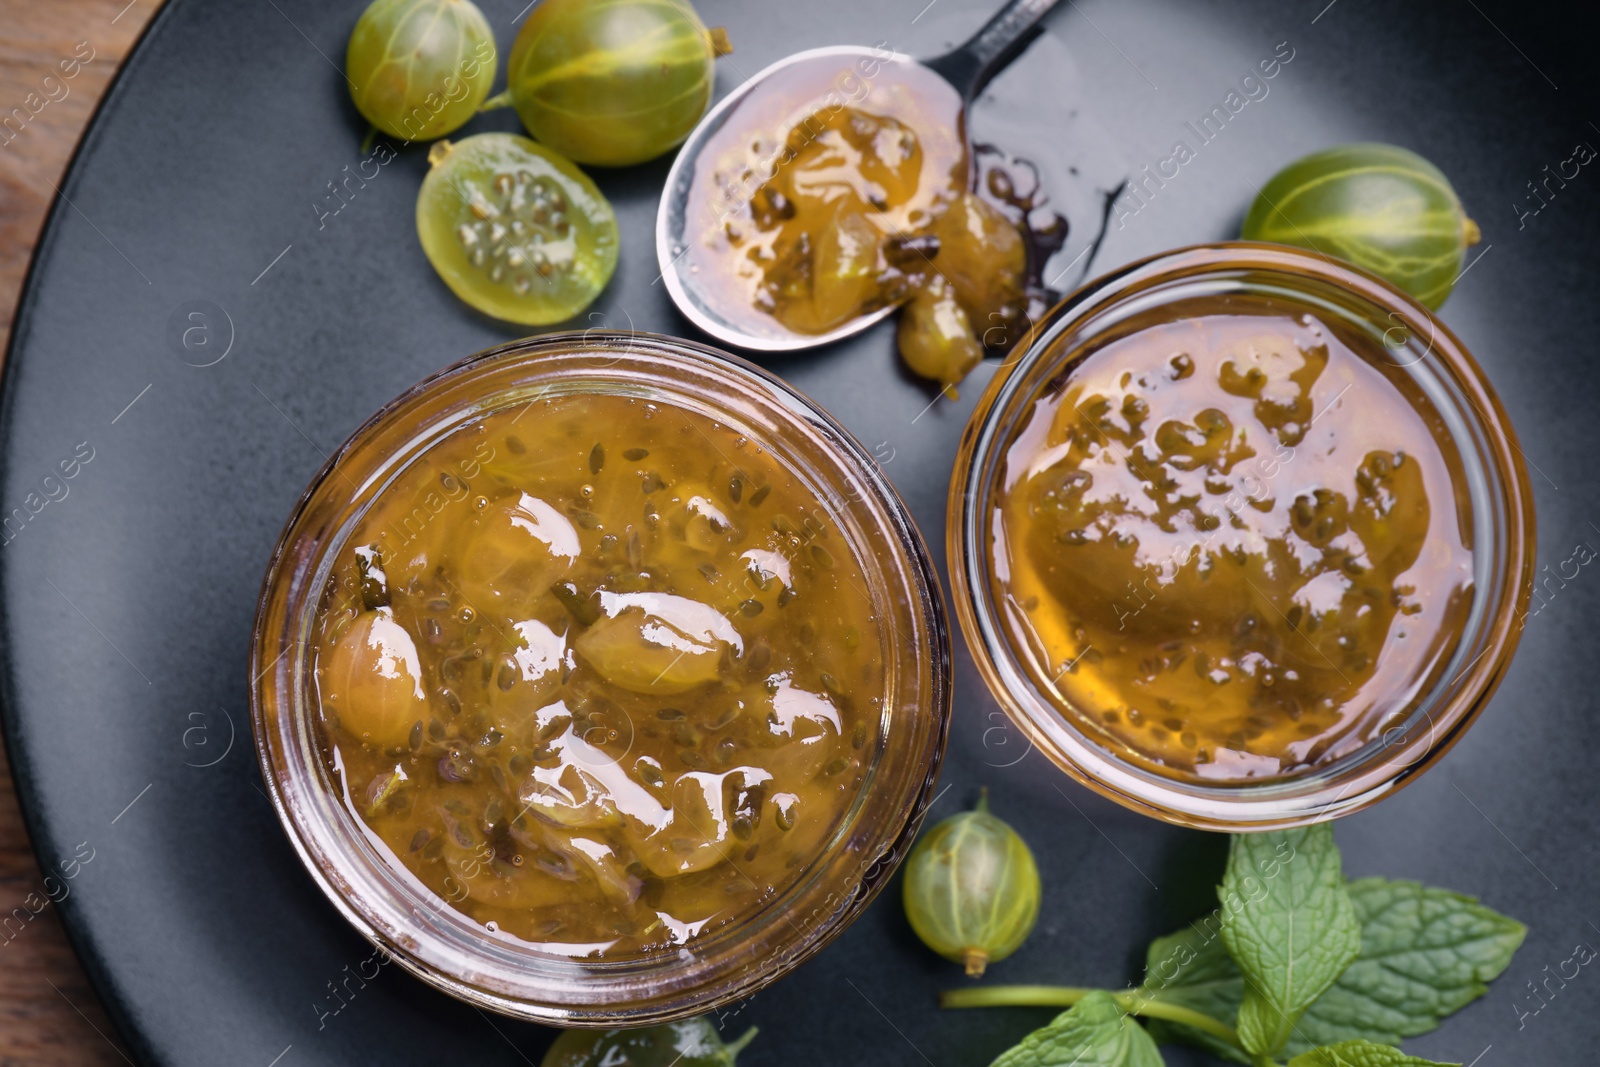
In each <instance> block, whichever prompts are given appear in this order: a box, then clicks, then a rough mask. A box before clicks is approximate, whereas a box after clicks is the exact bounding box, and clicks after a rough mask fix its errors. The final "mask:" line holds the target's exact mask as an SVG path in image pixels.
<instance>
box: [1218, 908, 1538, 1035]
mask: <svg viewBox="0 0 1600 1067" xmlns="http://www.w3.org/2000/svg"><path fill="white" fill-rule="evenodd" d="M1349 892H1350V899H1351V902H1352V903H1353V904H1354V905H1355V909H1356V917H1357V918H1358V919H1359V920H1360V922H1361V954H1360V955H1359V956H1357V957H1356V961H1355V962H1354V963H1352V964H1351V965H1350V967H1349V969H1347V970H1346V971H1345V972H1344V974H1342V975H1340V976H1339V979H1338V980H1337V981H1336V982H1335V983H1334V984H1333V987H1332V988H1331V989H1329V990H1328V991H1327V992H1326V993H1324V994H1323V995H1322V996H1321V997H1319V998H1317V1002H1316V1003H1315V1004H1313V1005H1312V1006H1311V1007H1310V1008H1308V1009H1307V1010H1306V1013H1305V1014H1304V1015H1302V1016H1301V1017H1300V1022H1299V1023H1298V1024H1297V1025H1296V1026H1295V1033H1294V1035H1293V1036H1292V1037H1291V1038H1290V1040H1289V1051H1290V1052H1291V1053H1293V1052H1300V1051H1303V1050H1305V1049H1306V1048H1307V1047H1309V1046H1312V1045H1321V1044H1330V1043H1332V1042H1335V1041H1343V1040H1346V1039H1349V1038H1356V1037H1361V1038H1366V1039H1368V1040H1370V1041H1381V1042H1384V1043H1385V1044H1390V1045H1393V1044H1397V1043H1399V1041H1400V1039H1401V1038H1406V1037H1415V1036H1416V1035H1418V1034H1425V1033H1427V1032H1428V1031H1429V1030H1432V1029H1433V1028H1435V1027H1436V1026H1438V1025H1439V1020H1440V1019H1442V1018H1443V1017H1444V1016H1446V1015H1449V1014H1450V1013H1451V1012H1455V1011H1459V1010H1460V1009H1462V1008H1463V1007H1465V1006H1466V1005H1468V1004H1470V1003H1472V1001H1474V1000H1476V999H1478V998H1479V997H1481V996H1483V995H1484V993H1486V992H1488V989H1489V987H1488V986H1487V985H1486V984H1485V983H1486V982H1489V981H1491V980H1492V979H1494V978H1496V977H1498V976H1499V975H1500V973H1501V972H1502V971H1504V970H1505V969H1506V967H1507V966H1509V965H1510V963H1511V956H1512V954H1513V953H1515V952H1516V951H1517V948H1518V947H1519V946H1520V945H1521V944H1522V939H1523V937H1524V936H1525V935H1526V934H1527V932H1528V928H1527V927H1525V926H1523V925H1522V924H1521V923H1519V922H1517V921H1516V920H1515V919H1508V918H1506V917H1505V916H1504V915H1501V914H1499V913H1498V912H1496V911H1494V910H1493V909H1490V908H1486V907H1484V906H1483V905H1482V904H1479V903H1478V902H1477V901H1476V900H1475V899H1473V898H1472V897H1468V896H1462V895H1461V894H1460V893H1452V892H1450V891H1449V890H1447V889H1434V888H1432V887H1430V886H1425V885H1419V884H1418V883H1416V882H1400V881H1389V880H1387V879H1384V878H1363V879H1361V880H1359V881H1356V882H1351V883H1350V885H1349ZM1224 1018H1225V1017H1224Z"/></svg>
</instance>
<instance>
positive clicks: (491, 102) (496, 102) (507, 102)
mask: <svg viewBox="0 0 1600 1067" xmlns="http://www.w3.org/2000/svg"><path fill="white" fill-rule="evenodd" d="M510 106H511V90H510V89H507V90H505V91H504V92H499V93H496V94H494V95H493V96H491V97H489V99H487V100H485V101H484V102H483V103H481V104H479V105H478V114H480V115H481V114H483V113H484V112H485V111H497V110H499V109H500V108H503V107H510Z"/></svg>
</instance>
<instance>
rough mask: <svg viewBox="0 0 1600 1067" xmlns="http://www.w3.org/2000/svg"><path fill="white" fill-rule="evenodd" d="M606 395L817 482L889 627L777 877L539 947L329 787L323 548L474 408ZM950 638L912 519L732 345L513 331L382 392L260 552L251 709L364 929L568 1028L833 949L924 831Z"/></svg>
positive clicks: (313, 855) (300, 827)
mask: <svg viewBox="0 0 1600 1067" xmlns="http://www.w3.org/2000/svg"><path fill="white" fill-rule="evenodd" d="M600 393H604V394H612V395H616V396H623V397H632V398H637V399H642V400H646V401H650V400H655V401H658V402H662V403H671V404H675V405H678V406H679V407H682V408H687V409H690V410H692V411H694V412H697V413H699V414H701V415H703V416H705V417H707V418H708V419H712V420H715V421H716V422H717V423H719V424H720V425H721V426H723V427H728V428H730V429H731V430H733V431H735V432H737V433H739V434H742V435H744V436H745V437H747V438H748V439H749V440H750V441H751V442H753V443H754V444H755V445H756V446H759V447H761V448H764V449H766V450H767V451H769V452H770V453H772V454H773V455H774V457H776V459H777V460H778V461H780V462H781V463H782V464H783V465H784V467H785V468H786V469H787V471H788V472H789V473H790V474H792V475H793V476H794V478H795V479H796V481H797V482H798V483H799V484H800V485H802V486H803V487H805V489H806V490H807V491H808V492H810V493H814V494H815V500H816V501H817V502H818V504H819V505H820V507H821V508H822V509H825V511H826V513H827V514H828V517H829V518H830V519H831V520H832V522H833V526H834V528H835V529H836V530H838V531H839V532H840V533H841V534H842V535H843V537H844V538H845V540H846V542H847V543H848V544H849V546H850V547H851V548H852V549H853V551H854V552H855V554H856V556H857V557H858V560H859V562H860V565H861V574H862V575H863V576H864V577H865V580H866V582H867V584H868V585H869V586H870V587H871V588H870V589H869V590H866V591H864V592H865V594H866V595H868V596H869V597H870V602H871V606H872V610H873V612H874V615H875V617H876V618H877V619H878V620H880V622H881V632H880V634H879V635H878V636H879V638H880V643H881V645H882V648H883V650H884V658H883V677H884V678H885V679H886V683H887V684H886V687H885V691H884V692H882V693H881V704H880V705H879V707H880V708H881V714H878V713H875V714H874V718H875V719H876V721H877V730H876V733H875V735H874V734H872V733H870V732H869V733H866V734H865V741H864V745H863V749H862V751H863V752H864V753H866V754H865V755H864V756H863V757H862V761H861V762H862V766H863V768H864V773H863V777H862V780H861V784H860V786H859V787H858V788H857V789H856V791H855V794H854V795H853V797H850V798H849V799H848V802H847V803H848V806H847V808H846V810H845V811H843V812H842V813H841V814H840V816H839V818H838V822H837V824H836V828H835V830H834V832H833V833H832V835H831V837H828V838H827V839H826V840H825V841H824V844H823V845H822V847H821V848H820V850H819V851H818V852H817V853H816V854H814V855H809V856H807V857H806V858H805V862H804V863H802V864H800V865H798V866H797V867H796V872H795V874H794V876H793V877H792V878H791V879H790V881H789V883H788V884H787V885H786V886H783V887H779V889H780V890H781V891H777V892H773V893H770V894H768V898H767V899H764V900H763V901H762V902H761V903H760V905H759V906H758V907H755V908H752V910H751V912H750V913H749V914H743V915H741V916H740V917H739V918H738V919H737V920H736V921H734V922H732V923H729V924H726V925H724V926H722V927H720V928H718V929H716V930H714V931H710V932H707V933H705V934H703V935H702V936H699V937H695V938H693V939H692V940H689V941H688V943H687V944H686V945H685V946H683V947H680V948H676V949H674V950H672V951H670V952H657V953H653V954H639V955H633V956H631V957H627V958H613V959H607V958H605V956H604V953H603V952H601V953H599V954H598V956H593V955H591V956H588V957H581V958H580V957H578V956H574V955H573V954H572V953H571V952H570V951H568V952H567V953H559V952H553V951H548V950H546V949H542V948H541V947H540V946H539V945H537V944H534V943H531V942H528V941H522V940H519V939H517V938H514V937H510V936H508V935H506V934H505V933H504V932H503V931H498V930H496V929H494V924H492V923H491V924H488V927H487V928H486V926H485V925H484V924H480V923H478V922H475V921H473V920H472V919H470V918H469V917H468V916H467V915H465V914H463V913H462V912H459V911H457V910H456V909H454V908H453V907H451V906H449V905H448V904H447V903H446V902H445V900H444V899H443V898H442V897H440V896H438V895H436V894H435V893H433V892H431V891H429V890H428V889H427V888H426V887H425V886H423V884H422V883H421V882H420V881H419V880H418V879H417V878H416V877H415V876H413V875H411V874H410V873H409V872H408V871H407V869H406V868H405V867H404V866H403V865H402V864H401V863H400V862H399V861H398V860H397V859H396V858H395V857H394V855H393V854H392V853H390V852H389V850H388V848H387V846H385V845H384V844H383V842H382V841H381V840H380V839H379V837H378V835H377V834H376V833H375V832H374V831H373V830H372V829H371V828H369V827H368V826H367V825H366V824H365V823H364V822H363V821H362V820H361V819H360V818H359V817H357V815H356V814H354V813H353V812H352V810H351V807H350V805H349V803H348V802H347V798H346V797H344V796H342V795H341V790H342V788H343V786H342V785H341V783H340V782H339V781H338V775H337V767H336V766H335V765H334V764H335V761H334V760H332V759H330V758H328V748H327V741H326V737H325V736H323V734H324V727H323V725H322V724H321V722H320V720H319V716H318V714H317V711H318V704H317V701H318V695H317V687H316V666H315V663H314V659H313V654H314V646H315V627H316V624H317V621H318V612H319V601H322V602H323V603H324V604H325V603H326V598H325V597H324V591H325V590H327V589H328V588H330V577H331V574H332V570H331V568H332V566H333V562H334V559H335V557H336V556H338V555H339V553H340V550H341V549H342V548H344V547H346V544H347V540H348V539H349V538H350V537H351V536H352V531H353V530H354V529H355V527H356V526H357V524H358V523H359V521H360V520H361V517H362V515H363V513H364V512H365V511H366V510H367V509H368V508H369V507H371V506H372V504H373V501H374V499H375V497H376V496H377V495H378V494H380V493H381V492H382V491H383V489H384V488H385V487H386V486H388V485H390V484H391V483H393V482H394V481H395V480H396V479H397V478H398V477H399V476H400V475H401V474H402V473H403V472H405V471H406V470H407V469H408V467H410V466H411V465H412V464H416V463H418V462H420V461H422V459H423V458H424V457H426V456H427V455H428V454H429V451H430V449H431V448H433V447H434V446H435V445H436V444H438V443H439V442H440V441H442V440H444V439H445V438H446V437H447V436H448V435H451V434H453V433H456V432H460V431H462V430H464V429H467V428H470V427H472V426H474V424H475V423H477V422H478V421H479V420H482V419H484V418H485V417H486V416H489V415H491V414H493V413H496V412H508V411H511V410H513V409H517V408H521V407H524V406H527V405H531V404H532V403H534V402H536V401H537V400H539V399H540V398H543V397H551V396H556V395H561V394H565V395H593V394H600ZM320 610H326V609H325V607H324V608H323V609H320ZM948 641H949V638H948V632H947V626H946V622H945V615H944V608H943V600H942V597H941V594H940V591H939V587H938V580H937V577H936V575H935V572H934V570H933V568H932V566H931V564H930V563H929V560H928V556H927V552H926V549H925V547H924V545H923V543H922V541H921V538H920V537H919V535H918V533H917V531H916V529H915V527H914V526H913V524H912V521H911V518H910V516H909V515H908V514H907V512H906V510H905V508H904V506H903V505H902V503H901V502H900V500H899V498H898V497H897V496H896V495H895V492H894V490H893V489H892V488H891V487H890V485H889V483H888V482H887V481H886V480H885V479H884V477H883V475H882V474H881V472H880V471H879V469H878V467H877V466H876V464H875V463H874V462H873V460H872V459H871V457H870V456H869V455H868V453H867V452H866V451H865V450H863V448H862V447H861V446H860V444H859V443H857V441H856V440H855V439H854V438H853V437H851V436H850V434H849V433H847V432H846V431H845V430H844V429H843V428H842V427H840V426H839V424H838V423H836V422H835V421H834V420H833V419H832V418H831V417H829V416H828V415H827V414H826V413H825V412H824V411H822V410H821V409H820V408H819V407H817V406H816V405H815V404H814V403H812V402H811V401H810V400H808V399H807V398H805V397H804V396H802V395H800V394H799V393H798V392H796V391H795V390H794V389H792V388H790V387H789V386H787V385H785V384H784V383H783V382H782V381H780V380H779V379H778V378H776V377H774V376H773V375H770V374H768V373H766V372H765V371H763V370H761V369H760V368H758V367H755V366H753V365H751V364H749V363H746V362H744V361H743V360H740V359H737V358H735V357H733V356H729V355H726V354H724V353H721V352H718V351H715V350H713V349H710V348H706V347H703V346H700V345H695V344H690V343H688V342H684V341H678V340H674V339H671V338H666V337H658V336H653V335H642V334H613V333H600V332H593V331H591V332H588V333H584V334H581V335H580V334H564V335H555V336H545V337H538V338H533V339H529V340H523V341H518V342H514V343H511V344H507V345H503V346H501V347H498V348H494V349H491V350H489V351H486V352H483V353H480V354H478V355H476V356H473V357H471V358H469V359H467V360H465V361H464V362H461V363H458V364H456V365H455V366H452V367H450V368H448V369H446V370H444V371H442V372H440V373H438V374H436V375H434V376H432V377H430V378H428V379H426V380H425V381H423V382H421V383H419V384H418V385H416V386H414V387H413V388H412V389H410V390H409V391H408V392H406V393H405V394H403V395H402V396H400V397H399V398H398V399H396V400H394V401H393V402H391V403H390V404H388V405H387V406H386V407H384V408H383V409H382V410H381V411H379V412H378V413H377V414H376V415H374V416H373V417H372V418H371V419H369V420H368V421H367V422H366V424H365V425H363V426H362V427H361V428H360V429H359V430H357V431H356V433H355V434H354V435H353V436H352V437H351V438H350V440H349V441H347V442H346V443H345V444H344V445H343V446H342V447H341V448H340V449H339V450H338V451H337V452H336V453H335V454H334V455H333V456H332V457H331V458H330V459H329V461H328V462H327V464H326V465H325V466H324V467H323V469H322V470H321V471H320V472H319V473H318V475H317V477H316V478H315V480H314V481H313V482H312V484H311V486H310V488H308V489H307V490H306V492H305V494H304V495H303V496H302V497H301V499H300V501H299V503H298V505H297V506H296V507H295V510H294V513H293V514H292V516H291V517H290V519H289V522H288V525H287V527H286V528H285V530H284V532H283V534H282V536H281V537H280V539H279V541H278V544H277V547H276V549H275V550H274V552H273V556H272V560H271V564H270V566H269V568H268V572H267V576H266V580H265V585H264V588H263V591H262V594H261V600H260V604H259V608H258V614H257V618H256V625H255V632H254V638H253V647H252V658H251V677H252V679H254V681H253V683H252V688H251V710H252V716H253V723H254V729H255V738H256V746H257V751H258V754H259V757H260V760H261V766H262V770H263V773H264V776H265V779H266V782H267V785H268V788H269V790H270V793H271V799H272V803H273V806H274V807H275V808H276V809H277V812H278V816H279V818H280V819H281V821H282V823H283V826H284V829H285V830H286V831H287V832H288V835H289V838H290V840H291V842H292V843H293V844H294V847H295V849H296V851H298V853H299V854H300V857H301V860H302V861H303V862H304V863H305V865H306V867H307V869H308V870H309V871H310V872H311V875H312V877H313V878H314V879H315V880H316V882H317V884H318V885H319V886H320V887H321V889H322V890H323V892H324V893H325V894H326V895H327V896H328V898H329V900H331V901H332V902H333V904H334V906H335V907H337V908H338V909H339V911H340V912H341V913H342V914H343V915H344V916H345V918H346V919H348V920H349V921H350V922H351V924H352V925H354V926H355V927H356V929H357V930H358V931H359V932H360V933H361V934H362V935H363V936H365V937H366V938H367V939H368V940H370V941H371V942H373V944H375V945H377V946H379V947H380V948H382V949H383V950H384V951H386V952H387V953H389V954H390V955H391V956H392V957H393V958H394V959H396V960H398V961H399V962H400V963H401V964H402V965H403V966H404V967H405V968H406V969H408V970H410V971H411V972H412V973H414V974H416V975H418V976H419V977H421V978H422V979H423V980H424V981H426V982H428V983H430V984H431V985H433V986H435V987H437V988H439V989H442V990H444V991H446V992H448V993H451V994H453V995H454V996H457V997H460V998H461V999H463V1000H466V1001H469V1002H471V1003H473V1004H476V1005H480V1006H482V1007H485V1008H490V1009H493V1010H496V1011H500V1012H504V1013H506V1014H508V1015H513V1016H518V1017H522V1018H527V1019H533V1020H538V1021H543V1022H548V1023H553V1024H557V1025H561V1026H641V1025H648V1024H651V1023H657V1022H663V1021H667V1020H672V1019H678V1018H685V1017H688V1016H692V1015H697V1014H700V1013H703V1012H706V1011H710V1010H713V1009H715V1008H717V1007H718V1006H720V1005H724V1004H727V1003H729V1002H732V1001H734V1000H737V999H740V998H743V997H746V996H749V995H750V994H751V993H753V992H754V991H756V990H757V989H760V988H761V987H763V986H765V985H766V984H767V983H769V982H771V981H773V980H775V979H776V978H778V977H779V976H781V975H782V974H784V973H785V972H787V971H788V970H789V969H791V968H793V967H794V966H796V965H798V964H799V963H800V962H801V961H803V960H805V959H806V958H808V957H809V956H811V955H812V954H814V953H815V952H817V951H818V950H819V949H821V948H822V947H823V946H824V945H826V944H827V943H828V942H829V941H830V940H832V939H833V938H834V937H835V936H837V935H838V934H839V933H840V932H841V931H843V930H844V928H845V927H846V926H848V925H849V923H850V922H851V921H852V920H853V919H854V918H855V917H856V916H857V915H859V914H860V913H861V911H862V909H863V908H864V907H865V906H866V905H867V903H868V902H869V901H870V900H871V899H872V897H873V896H874V895H875V894H876V893H877V892H878V891H879V890H880V889H881V888H882V887H883V885H884V883H885V882H886V881H887V880H888V878H889V876H890V874H891V873H892V872H893V870H894V868H895V866H896V865H897V864H898V862H899V860H900V859H901V858H902V857H903V855H904V854H905V852H906V850H907V849H908V848H909V846H910V844H911V842H912V841H913V839H914V838H915V836H916V831H917V828H918V826H919V825H920V823H921V820H922V816H923V813H924V810H925V808H926V806H927V804H928V802H929V797H930V790H931V787H932V784H933V781H934V777H935V774H936V772H937V769H938V764H939V761H940V758H941V756H942V753H943V749H944V744H945V737H946V733H947V730H948V724H949V717H950V671H951V661H950V650H949V645H948ZM863 714H865V713H863ZM868 721H871V720H868ZM413 744H415V741H413Z"/></svg>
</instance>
